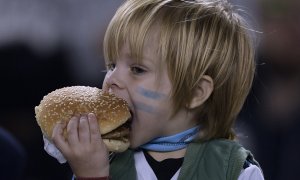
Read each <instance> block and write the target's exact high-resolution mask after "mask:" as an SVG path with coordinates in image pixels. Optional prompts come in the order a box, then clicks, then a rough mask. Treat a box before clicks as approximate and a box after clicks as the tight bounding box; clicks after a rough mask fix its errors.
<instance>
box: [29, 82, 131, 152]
mask: <svg viewBox="0 0 300 180" xmlns="http://www.w3.org/2000/svg"><path fill="white" fill-rule="evenodd" d="M87 113H94V114H95V116H96V118H97V121H98V124H99V129H100V133H101V137H102V139H103V141H104V143H105V144H106V146H107V148H108V150H109V151H111V152H122V151H125V150H126V149H127V148H128V147H129V145H130V143H129V127H130V121H129V120H130V119H131V114H130V110H129V108H128V104H127V102H126V101H125V100H123V99H121V98H119V97H117V96H115V95H114V94H112V93H108V92H104V91H102V90H101V89H98V88H96V87H88V86H71V87H64V88H61V89H57V90H55V91H52V92H50V93H49V94H47V95H46V96H44V97H43V99H42V100H41V102H40V104H39V105H38V106H36V107H35V117H36V120H37V123H38V125H39V127H40V128H41V131H42V133H43V135H44V136H45V138H47V139H48V140H49V141H51V137H52V131H53V128H54V126H55V124H56V123H57V122H61V121H64V122H67V123H68V121H69V120H70V119H71V117H73V116H75V115H80V114H87ZM64 136H65V137H66V129H65V130H64Z"/></svg>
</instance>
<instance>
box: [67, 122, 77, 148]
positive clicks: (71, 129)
mask: <svg viewBox="0 0 300 180" xmlns="http://www.w3.org/2000/svg"><path fill="white" fill-rule="evenodd" d="M78 121H79V117H78V116H74V117H72V118H71V119H70V121H69V123H68V125H67V134H68V135H67V136H68V143H69V144H70V145H71V146H72V145H75V144H77V143H78V142H79V138H78Z"/></svg>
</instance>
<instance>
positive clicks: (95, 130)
mask: <svg viewBox="0 0 300 180" xmlns="http://www.w3.org/2000/svg"><path fill="white" fill-rule="evenodd" d="M88 120H89V125H90V133H91V142H97V141H99V139H101V135H100V130H99V125H98V122H97V118H96V116H95V114H93V113H89V114H88Z"/></svg>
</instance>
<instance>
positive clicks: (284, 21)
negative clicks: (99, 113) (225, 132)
mask: <svg viewBox="0 0 300 180" xmlns="http://www.w3.org/2000/svg"><path fill="white" fill-rule="evenodd" d="M122 1H123V0H113V1H108V0H107V1H104V0H102V1H99V0H98V1H96V0H89V1H79V0H43V1H41V0H0V67H1V69H0V83H1V88H0V98H1V99H0V112H1V117H0V149H1V150H0V179H25V180H31V179H33V180H35V179H36V180H40V179H41V180H42V179H43V180H47V179H49V180H50V179H70V178H71V176H72V172H71V171H70V168H69V166H68V165H67V164H63V165H61V164H59V163H58V162H57V161H56V159H54V158H52V157H51V156H49V155H48V154H47V153H46V152H45V151H44V150H43V140H42V136H41V132H40V129H39V127H38V125H37V123H36V120H35V117H34V107H35V106H36V105H38V104H39V102H40V100H41V99H42V97H43V96H44V95H46V94H47V93H49V92H50V91H53V90H55V89H57V88H61V87H64V86H70V85H89V86H97V87H100V88H101V85H102V80H103V78H104V75H105V74H104V73H103V70H104V69H105V66H104V62H103V55H102V40H103V36H104V33H105V30H106V27H107V25H108V23H109V21H110V19H111V17H112V16H113V14H114V12H115V10H116V9H117V7H118V6H119V5H120V4H121V3H122ZM232 2H233V3H234V5H235V8H238V9H239V8H240V9H244V10H245V11H244V12H241V13H242V15H243V16H245V17H246V18H247V19H249V20H250V22H251V24H252V25H253V29H254V30H255V31H257V32H254V31H253V34H254V35H255V36H256V37H257V39H256V40H257V44H258V45H257V56H256V59H257V73H256V78H255V82H254V86H253V89H252V91H251V93H250V95H249V97H248V99H247V101H246V103H245V106H244V109H243V110H242V112H241V114H240V116H239V118H238V123H237V127H236V130H237V132H238V134H239V136H240V141H241V143H242V144H244V145H245V146H246V147H247V148H248V149H250V150H251V151H252V152H253V153H254V155H255V157H256V159H257V160H258V161H259V162H260V164H261V166H262V169H263V170H264V175H265V178H266V179H272V180H283V179H291V180H293V179H297V177H298V173H297V170H298V167H299V162H300V155H299V152H300V141H299V139H300V109H299V107H300V93H299V92H300V11H299V9H300V2H299V1H298V0H285V1H282V0H232ZM260 32H261V33H260Z"/></svg>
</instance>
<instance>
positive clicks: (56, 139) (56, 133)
mask: <svg viewBox="0 0 300 180" xmlns="http://www.w3.org/2000/svg"><path fill="white" fill-rule="evenodd" d="M65 128H66V123H65V122H58V123H56V125H55V126H54V128H53V132H52V141H53V143H54V145H55V146H56V147H57V148H58V149H59V150H60V151H61V152H62V153H64V152H66V151H68V149H69V146H68V143H67V142H66V140H65V137H64V135H63V132H64V129H65Z"/></svg>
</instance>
